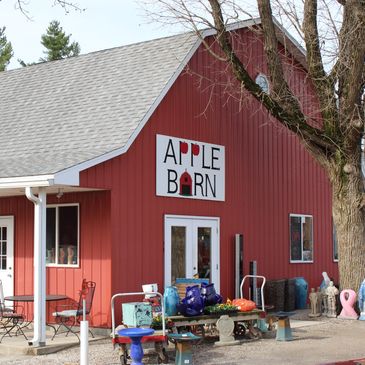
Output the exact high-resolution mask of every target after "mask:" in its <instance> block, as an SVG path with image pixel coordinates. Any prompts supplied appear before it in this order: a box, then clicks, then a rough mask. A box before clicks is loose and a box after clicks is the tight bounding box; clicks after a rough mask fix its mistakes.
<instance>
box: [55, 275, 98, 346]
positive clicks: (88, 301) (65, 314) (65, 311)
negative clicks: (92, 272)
mask: <svg viewBox="0 0 365 365" xmlns="http://www.w3.org/2000/svg"><path fill="white" fill-rule="evenodd" d="M95 286H96V284H95V282H93V281H86V280H85V279H84V280H83V282H82V289H81V291H80V297H79V302H78V304H77V305H76V306H75V305H60V306H56V312H54V313H52V315H53V317H55V319H56V322H57V323H58V324H59V326H58V327H57V328H56V329H55V333H54V335H53V337H52V340H53V339H54V338H55V336H56V335H57V334H61V333H66V336H68V334H69V333H70V332H71V333H73V334H74V335H75V336H76V337H77V338H78V339H79V341H80V337H79V335H78V334H77V332H79V331H78V330H77V331H75V330H74V329H73V327H74V326H75V325H80V320H81V319H82V316H83V300H84V299H85V314H86V315H89V314H90V311H91V307H92V304H93V299H94V292H95ZM61 327H64V328H65V331H62V332H60V329H61ZM89 332H90V334H91V337H93V338H94V334H93V333H92V332H91V331H90V329H89Z"/></svg>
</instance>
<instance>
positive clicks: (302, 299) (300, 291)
mask: <svg viewBox="0 0 365 365" xmlns="http://www.w3.org/2000/svg"><path fill="white" fill-rule="evenodd" d="M307 295H308V283H307V282H306V281H305V279H304V278H303V277H298V278H295V308H296V309H305V308H307Z"/></svg>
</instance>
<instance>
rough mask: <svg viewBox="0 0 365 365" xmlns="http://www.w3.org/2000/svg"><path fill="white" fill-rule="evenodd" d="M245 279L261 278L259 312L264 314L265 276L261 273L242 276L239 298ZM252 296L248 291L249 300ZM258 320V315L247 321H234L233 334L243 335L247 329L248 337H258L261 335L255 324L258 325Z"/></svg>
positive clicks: (241, 294)
mask: <svg viewBox="0 0 365 365" xmlns="http://www.w3.org/2000/svg"><path fill="white" fill-rule="evenodd" d="M247 279H256V280H257V279H261V280H262V283H261V287H260V297H261V298H260V301H261V311H262V312H261V314H262V315H265V313H266V312H265V298H264V287H265V284H266V278H265V277H264V276H261V275H246V276H244V277H243V279H242V281H241V285H240V296H241V298H243V285H244V283H245V281H246V280H247ZM252 297H254V293H251V292H250V298H249V299H251V300H253V298H252ZM258 321H260V317H258V318H257V319H255V320H250V321H247V322H236V323H235V334H236V335H240V336H242V335H244V334H245V332H246V331H247V330H248V335H249V337H250V338H252V339H260V338H261V337H262V332H261V330H260V329H259V328H258V326H257V327H256V326H255V324H257V325H258Z"/></svg>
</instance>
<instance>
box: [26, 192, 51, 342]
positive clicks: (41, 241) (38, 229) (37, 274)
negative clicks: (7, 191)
mask: <svg viewBox="0 0 365 365" xmlns="http://www.w3.org/2000/svg"><path fill="white" fill-rule="evenodd" d="M25 195H26V197H27V198H28V199H29V200H30V201H31V202H33V203H34V258H33V260H34V261H33V264H34V334H33V338H32V340H30V341H29V345H32V346H34V347H39V346H45V345H46V204H47V193H46V189H45V188H44V187H39V188H38V197H37V196H35V195H34V194H33V192H32V188H31V187H26V188H25Z"/></svg>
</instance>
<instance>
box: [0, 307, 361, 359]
mask: <svg viewBox="0 0 365 365" xmlns="http://www.w3.org/2000/svg"><path fill="white" fill-rule="evenodd" d="M297 318H300V319H302V320H299V321H298V320H296V321H292V324H293V327H294V328H293V336H294V340H293V341H291V342H277V341H276V340H275V333H268V334H266V335H265V336H264V338H263V339H262V340H259V341H257V340H256V341H254V340H245V341H243V342H242V343H241V344H240V345H235V346H229V347H215V346H214V344H213V343H212V342H209V343H204V344H201V345H199V346H197V347H196V348H195V349H194V354H195V355H194V364H195V365H213V364H222V365H241V364H242V365H245V364H250V365H252V364H254V365H256V364H258V365H260V364H270V365H283V364H293V365H294V364H295V365H307V364H308V365H309V364H324V363H330V362H334V361H341V360H349V359H356V358H365V341H364V339H365V321H346V320H340V319H328V318H321V319H319V320H312V321H308V318H307V317H306V313H305V312H301V313H299V315H298V316H297ZM78 360H79V349H78V348H72V349H69V350H65V351H62V352H59V353H56V354H51V355H45V356H35V357H24V356H23V357H16V356H14V357H13V356H10V357H7V358H4V357H1V358H0V364H1V365H5V364H7V365H8V364H9V365H13V364H14V365H15V364H16V365H20V364H39V365H51V364H52V365H53V364H55V365H58V364H62V365H65V364H69V365H71V364H72V365H73V364H77V363H78ZM146 363H149V364H154V363H156V357H155V356H150V357H148V358H146ZM173 363H174V361H170V364H173ZM90 364H97V365H101V364H108V365H112V364H119V359H118V354H117V351H113V349H112V345H111V342H110V341H109V340H102V341H100V342H98V343H94V344H92V345H91V346H90Z"/></svg>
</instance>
